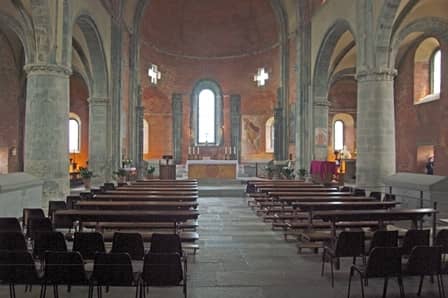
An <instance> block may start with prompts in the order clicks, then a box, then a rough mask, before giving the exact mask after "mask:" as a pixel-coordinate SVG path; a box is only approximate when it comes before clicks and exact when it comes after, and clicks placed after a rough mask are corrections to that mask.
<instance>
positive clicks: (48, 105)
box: [24, 64, 71, 208]
mask: <svg viewBox="0 0 448 298" xmlns="http://www.w3.org/2000/svg"><path fill="white" fill-rule="evenodd" d="M25 71H26V72H27V74H28V76H27V91H26V94H27V98H26V117H25V140H24V143H25V144H24V145H25V146H24V147H25V158H24V170H25V172H26V173H29V174H31V175H34V176H36V177H38V178H39V179H42V180H43V181H44V184H43V195H42V207H43V208H47V207H48V201H49V200H61V199H64V198H65V197H66V196H67V195H68V194H69V192H70V187H69V175H68V167H69V155H68V114H69V75H70V74H71V70H70V69H69V68H68V67H66V66H63V65H54V64H46V65H44V64H29V65H26V66H25Z"/></svg>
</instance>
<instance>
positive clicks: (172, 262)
mask: <svg viewBox="0 0 448 298" xmlns="http://www.w3.org/2000/svg"><path fill="white" fill-rule="evenodd" d="M151 286H155V287H174V286H181V287H182V288H183V293H184V297H185V298H186V297H187V273H186V271H185V267H184V269H183V270H182V262H181V257H180V255H179V254H178V253H152V252H150V253H148V254H147V255H145V259H144V262H143V272H142V275H141V287H140V295H141V296H140V297H143V298H145V297H146V291H145V290H146V288H147V287H151Z"/></svg>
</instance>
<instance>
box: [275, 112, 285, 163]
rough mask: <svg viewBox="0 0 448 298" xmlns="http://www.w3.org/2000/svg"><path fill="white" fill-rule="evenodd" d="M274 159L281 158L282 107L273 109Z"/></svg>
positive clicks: (282, 136) (282, 135)
mask: <svg viewBox="0 0 448 298" xmlns="http://www.w3.org/2000/svg"><path fill="white" fill-rule="evenodd" d="M274 133H275V135H274V159H276V160H283V159H284V157H283V153H282V152H283V138H284V134H283V108H282V107H279V106H277V107H276V108H275V109H274Z"/></svg>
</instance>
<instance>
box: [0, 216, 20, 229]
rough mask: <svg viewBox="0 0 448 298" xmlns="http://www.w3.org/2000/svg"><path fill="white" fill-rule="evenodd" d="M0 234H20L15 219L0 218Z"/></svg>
mask: <svg viewBox="0 0 448 298" xmlns="http://www.w3.org/2000/svg"><path fill="white" fill-rule="evenodd" d="M0 232H20V233H21V232H22V227H21V226H20V222H19V220H18V219H17V218H16V217H0Z"/></svg>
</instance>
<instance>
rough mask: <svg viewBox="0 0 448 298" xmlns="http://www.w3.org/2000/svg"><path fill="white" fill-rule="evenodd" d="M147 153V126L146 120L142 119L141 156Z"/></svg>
mask: <svg viewBox="0 0 448 298" xmlns="http://www.w3.org/2000/svg"><path fill="white" fill-rule="evenodd" d="M148 153H149V125H148V121H147V120H146V119H143V154H148Z"/></svg>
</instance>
